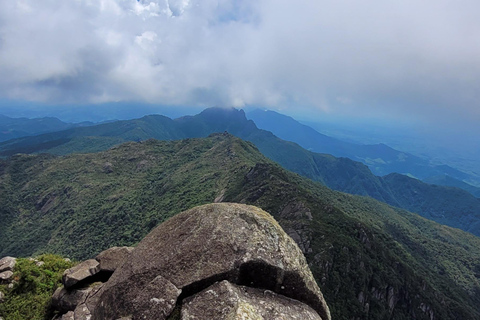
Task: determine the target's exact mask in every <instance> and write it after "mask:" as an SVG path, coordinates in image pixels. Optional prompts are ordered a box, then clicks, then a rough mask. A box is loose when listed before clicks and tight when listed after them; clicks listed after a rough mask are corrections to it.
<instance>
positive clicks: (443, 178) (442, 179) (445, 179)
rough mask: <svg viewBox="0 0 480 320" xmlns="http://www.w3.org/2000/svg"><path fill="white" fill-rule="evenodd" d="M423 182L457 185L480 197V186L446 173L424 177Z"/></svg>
mask: <svg viewBox="0 0 480 320" xmlns="http://www.w3.org/2000/svg"><path fill="white" fill-rule="evenodd" d="M423 182H426V183H429V184H436V185H439V186H450V187H457V188H460V189H463V190H467V191H468V192H470V193H471V194H473V195H474V196H475V197H477V198H480V188H479V187H474V186H472V185H470V184H468V183H465V182H463V181H460V180H458V179H455V178H452V177H451V176H449V175H447V174H444V175H440V176H433V177H428V178H425V179H423Z"/></svg>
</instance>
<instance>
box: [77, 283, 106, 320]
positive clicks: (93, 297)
mask: <svg viewBox="0 0 480 320" xmlns="http://www.w3.org/2000/svg"><path fill="white" fill-rule="evenodd" d="M102 287H103V283H100V284H98V285H96V286H94V287H93V288H92V290H91V291H90V292H89V293H88V296H87V298H86V299H85V302H82V303H80V304H79V305H78V306H77V307H76V308H75V311H74V316H75V320H90V319H91V318H92V313H93V310H94V308H95V306H96V305H97V303H98V298H99V296H98V292H99V291H100V290H101V288H102Z"/></svg>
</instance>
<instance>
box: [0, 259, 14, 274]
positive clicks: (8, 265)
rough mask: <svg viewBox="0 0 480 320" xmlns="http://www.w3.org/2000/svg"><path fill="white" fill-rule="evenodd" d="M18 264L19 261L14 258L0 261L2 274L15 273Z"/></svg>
mask: <svg viewBox="0 0 480 320" xmlns="http://www.w3.org/2000/svg"><path fill="white" fill-rule="evenodd" d="M16 263H17V259H15V258H13V257H3V258H2V259H0V272H3V271H13V268H14V267H15V264H16Z"/></svg>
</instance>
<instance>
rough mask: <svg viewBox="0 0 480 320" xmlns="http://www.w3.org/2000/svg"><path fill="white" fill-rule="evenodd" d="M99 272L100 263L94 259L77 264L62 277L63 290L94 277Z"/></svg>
mask: <svg viewBox="0 0 480 320" xmlns="http://www.w3.org/2000/svg"><path fill="white" fill-rule="evenodd" d="M99 271H100V263H99V262H98V261H97V260H95V259H90V260H86V261H83V262H81V263H79V264H77V265H76V266H75V267H73V268H70V269H67V270H65V272H64V273H63V276H62V282H63V285H64V286H65V288H67V289H69V288H72V287H74V286H81V284H82V283H83V282H84V281H86V280H87V279H88V278H90V277H92V276H94V275H96V274H97V273H98V272H99Z"/></svg>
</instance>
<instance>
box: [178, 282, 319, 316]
mask: <svg viewBox="0 0 480 320" xmlns="http://www.w3.org/2000/svg"><path fill="white" fill-rule="evenodd" d="M193 319H217V320H223V319H224V320H236V319H238V320H240V319H252V320H254V319H255V320H256V319H259V320H260V319H261V320H276V319H284V320H287V319H292V320H293V319H302V320H310V319H311V320H322V319H321V318H320V316H319V315H318V313H316V312H315V311H314V310H313V309H312V308H310V307H309V306H307V305H306V304H304V303H302V302H299V301H297V300H293V299H290V298H287V297H284V296H282V295H279V294H276V293H274V292H272V291H269V290H263V289H256V288H249V287H245V286H237V285H234V284H231V283H230V282H228V281H222V282H218V283H216V284H214V285H212V286H210V287H208V288H207V289H205V290H203V291H202V292H200V293H198V294H196V295H194V296H192V297H190V298H187V299H186V300H184V302H183V304H182V320H193Z"/></svg>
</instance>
